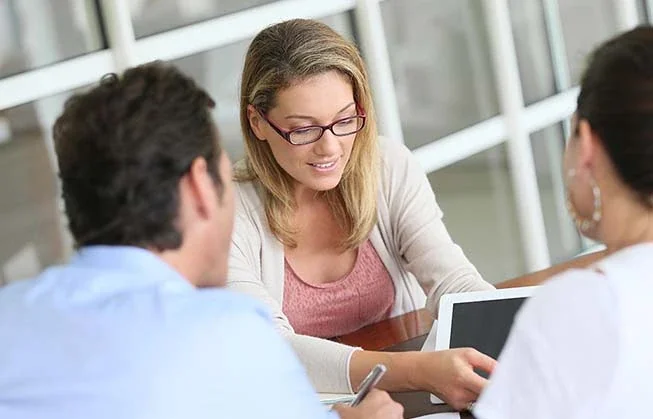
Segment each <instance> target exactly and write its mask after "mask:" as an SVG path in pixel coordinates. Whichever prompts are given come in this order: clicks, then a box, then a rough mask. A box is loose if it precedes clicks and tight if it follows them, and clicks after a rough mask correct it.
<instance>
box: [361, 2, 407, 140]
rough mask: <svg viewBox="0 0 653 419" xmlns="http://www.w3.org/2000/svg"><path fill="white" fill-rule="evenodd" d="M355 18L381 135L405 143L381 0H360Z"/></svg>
mask: <svg viewBox="0 0 653 419" xmlns="http://www.w3.org/2000/svg"><path fill="white" fill-rule="evenodd" d="M355 14H356V23H357V25H358V29H359V35H360V42H361V49H362V52H363V54H364V55H365V62H366V64H367V71H368V73H369V76H370V82H371V84H372V92H373V93H374V104H375V106H376V116H377V120H378V124H379V132H380V134H382V135H385V136H387V137H389V138H391V139H393V140H395V141H401V142H403V141H404V135H403V132H402V129H401V118H400V116H399V107H398V105H397V97H396V95H395V86H394V82H393V80H392V68H391V67H390V58H389V57H388V46H387V44H386V40H385V31H384V29H383V19H382V17H381V7H380V5H379V0H357V1H356V9H355Z"/></svg>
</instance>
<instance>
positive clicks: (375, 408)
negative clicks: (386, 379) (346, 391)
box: [333, 390, 404, 419]
mask: <svg viewBox="0 0 653 419" xmlns="http://www.w3.org/2000/svg"><path fill="white" fill-rule="evenodd" d="M333 410H335V411H336V412H338V414H339V415H340V418H341V419H402V418H403V417H404V408H403V406H401V405H400V404H399V403H397V402H395V401H394V400H392V399H391V398H390V396H389V395H388V393H386V392H385V391H381V390H372V391H370V393H369V394H368V395H367V396H366V397H365V398H364V399H363V401H362V402H361V403H360V404H359V405H358V406H356V407H349V406H344V405H335V406H333Z"/></svg>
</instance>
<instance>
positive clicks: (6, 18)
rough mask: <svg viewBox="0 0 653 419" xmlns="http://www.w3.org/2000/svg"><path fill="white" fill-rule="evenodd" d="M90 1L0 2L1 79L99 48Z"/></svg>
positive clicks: (92, 5) (96, 21)
mask: <svg viewBox="0 0 653 419" xmlns="http://www.w3.org/2000/svg"><path fill="white" fill-rule="evenodd" d="M98 28H99V24H98V18H97V10H96V9H95V2H94V1H92V0H58V1H57V2H52V1H51V0H4V1H0V78H3V77H7V76H10V75H13V74H16V73H20V72H23V71H25V70H29V69H33V68H38V67H42V66H46V65H49V64H53V63H55V62H58V61H62V60H65V59H68V58H71V57H75V56H78V55H83V54H85V53H88V52H91V51H95V50H98V49H101V48H102V46H103V39H102V36H101V32H100V30H99V29H98Z"/></svg>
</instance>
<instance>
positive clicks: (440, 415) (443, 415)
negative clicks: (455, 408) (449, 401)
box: [415, 412, 460, 419]
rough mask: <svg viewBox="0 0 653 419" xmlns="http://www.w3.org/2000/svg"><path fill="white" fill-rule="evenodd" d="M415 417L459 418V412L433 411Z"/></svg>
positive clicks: (432, 418) (424, 418) (423, 418)
mask: <svg viewBox="0 0 653 419" xmlns="http://www.w3.org/2000/svg"><path fill="white" fill-rule="evenodd" d="M415 419H460V413H455V412H454V413H450V412H447V413H433V414H431V415H426V416H420V417H418V418H415Z"/></svg>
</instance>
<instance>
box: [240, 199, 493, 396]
mask: <svg viewBox="0 0 653 419" xmlns="http://www.w3.org/2000/svg"><path fill="white" fill-rule="evenodd" d="M239 210H241V211H240V212H239V213H238V215H237V216H236V224H235V229H234V235H233V239H232V249H231V253H230V256H229V275H228V278H229V279H228V283H227V284H228V287H229V288H230V289H233V290H235V291H238V292H244V293H246V294H249V295H251V296H253V297H255V298H257V299H258V300H260V301H262V302H263V303H264V304H265V305H266V306H267V307H268V308H269V310H270V312H271V314H272V317H273V320H274V322H275V324H276V326H277V329H278V330H279V331H280V332H281V333H282V335H284V336H285V337H286V339H287V340H288V342H289V343H290V344H291V345H292V347H293V349H294V350H295V352H296V354H297V355H298V357H299V359H300V360H301V362H302V364H303V365H304V367H305V368H306V370H307V372H308V375H309V378H310V379H311V381H312V383H313V385H314V386H315V388H316V389H317V391H319V392H330V393H347V392H352V391H353V390H356V389H357V388H358V385H359V384H360V382H361V381H362V379H363V378H364V377H365V376H366V375H367V374H368V373H369V371H370V370H371V369H372V368H373V367H374V365H376V364H377V363H383V364H385V365H386V366H387V367H388V372H387V373H386V376H385V377H384V380H383V381H382V382H381V383H380V386H379V387H380V388H382V389H384V390H391V391H402V390H414V389H422V390H426V391H430V392H432V393H435V394H437V395H438V396H439V397H440V398H441V399H443V400H445V401H447V402H449V403H451V404H452V405H453V406H455V407H457V408H463V407H464V406H466V404H467V403H468V402H469V401H472V400H475V399H476V397H477V395H478V392H480V389H481V388H482V387H483V386H484V385H485V380H484V379H483V378H481V377H480V376H478V375H476V374H475V373H474V370H473V368H474V367H479V368H482V369H486V370H491V369H492V368H493V365H494V361H493V360H491V359H490V358H487V357H485V356H483V355H481V354H480V353H478V352H476V351H474V350H464V349H461V350H456V351H442V352H403V353H389V352H374V351H363V350H357V348H354V347H351V346H347V345H343V344H340V343H336V342H332V341H330V340H326V339H320V338H315V337H310V336H304V335H298V334H296V333H295V332H294V330H293V328H292V326H291V325H290V323H289V322H288V319H287V318H286V316H285V315H284V314H283V312H282V310H281V303H280V302H279V301H277V299H275V298H274V297H273V296H272V294H271V293H270V292H269V290H268V288H267V287H266V285H265V284H264V282H263V280H262V274H261V252H262V251H265V249H263V248H262V245H261V236H260V233H259V231H258V230H257V228H256V227H255V226H254V225H253V222H252V219H251V218H250V217H249V216H248V215H247V214H246V213H244V212H243V211H242V208H240V209H239ZM267 279H268V281H269V280H270V279H269V278H267Z"/></svg>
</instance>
